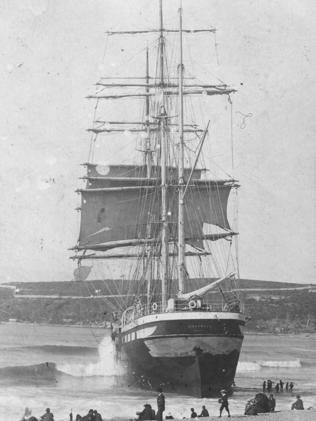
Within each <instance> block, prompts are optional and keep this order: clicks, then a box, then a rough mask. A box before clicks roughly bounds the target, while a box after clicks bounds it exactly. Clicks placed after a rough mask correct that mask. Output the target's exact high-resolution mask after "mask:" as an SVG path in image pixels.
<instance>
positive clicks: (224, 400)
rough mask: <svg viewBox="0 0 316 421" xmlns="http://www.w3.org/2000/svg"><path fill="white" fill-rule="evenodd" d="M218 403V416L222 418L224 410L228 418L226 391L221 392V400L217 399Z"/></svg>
mask: <svg viewBox="0 0 316 421" xmlns="http://www.w3.org/2000/svg"><path fill="white" fill-rule="evenodd" d="M218 402H219V403H221V407H220V408H219V416H220V417H221V416H222V412H223V409H226V412H227V414H228V416H229V417H230V413H229V408H228V396H227V392H226V390H224V389H223V390H221V398H220V399H218Z"/></svg>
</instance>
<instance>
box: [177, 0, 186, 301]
mask: <svg viewBox="0 0 316 421" xmlns="http://www.w3.org/2000/svg"><path fill="white" fill-rule="evenodd" d="M179 35H180V39H179V41H180V63H179V66H178V77H179V174H178V175H179V179H178V181H179V196H178V203H179V208H178V285H179V293H180V294H182V293H183V284H184V276H185V240H184V189H185V186H184V177H183V174H184V138H183V72H184V66H183V49H182V1H180V9H179Z"/></svg>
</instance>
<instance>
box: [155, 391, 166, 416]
mask: <svg viewBox="0 0 316 421" xmlns="http://www.w3.org/2000/svg"><path fill="white" fill-rule="evenodd" d="M157 408H158V410H157V415H156V420H157V421H162V419H163V413H164V410H165V395H164V394H163V393H162V388H161V387H160V388H159V389H158V396H157Z"/></svg>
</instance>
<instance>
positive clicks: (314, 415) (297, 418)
mask: <svg viewBox="0 0 316 421" xmlns="http://www.w3.org/2000/svg"><path fill="white" fill-rule="evenodd" d="M218 419H219V417H218V416H212V417H209V418H203V420H204V421H215V420H218ZM221 419H222V420H224V419H229V420H231V421H235V420H236V421H238V420H245V421H246V420H247V421H315V420H316V410H315V409H312V410H304V411H280V412H270V413H267V414H258V415H232V416H231V417H230V418H228V417H227V415H223V416H222V417H221ZM182 421H183V420H182Z"/></svg>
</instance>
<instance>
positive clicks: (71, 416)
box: [69, 410, 74, 421]
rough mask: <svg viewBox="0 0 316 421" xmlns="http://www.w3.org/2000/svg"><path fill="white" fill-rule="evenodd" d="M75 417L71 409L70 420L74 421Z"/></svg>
mask: <svg viewBox="0 0 316 421" xmlns="http://www.w3.org/2000/svg"><path fill="white" fill-rule="evenodd" d="M73 419H74V417H73V415H72V410H71V411H70V414H69V421H73Z"/></svg>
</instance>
